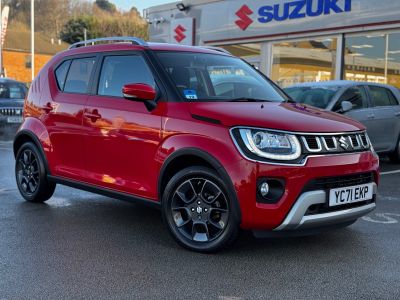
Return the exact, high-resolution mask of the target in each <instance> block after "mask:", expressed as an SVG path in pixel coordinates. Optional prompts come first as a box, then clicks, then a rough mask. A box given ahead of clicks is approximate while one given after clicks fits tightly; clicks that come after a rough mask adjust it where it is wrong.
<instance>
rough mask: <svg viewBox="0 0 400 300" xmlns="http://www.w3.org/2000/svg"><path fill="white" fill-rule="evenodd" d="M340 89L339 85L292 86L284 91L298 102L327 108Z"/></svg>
mask: <svg viewBox="0 0 400 300" xmlns="http://www.w3.org/2000/svg"><path fill="white" fill-rule="evenodd" d="M339 90H340V87H339V86H319V85H318V86H307V87H304V86H302V87H290V88H286V89H284V91H285V92H286V93H287V94H288V95H289V96H290V97H291V98H292V99H293V100H294V101H296V102H298V103H303V104H308V105H312V106H315V107H318V108H322V109H326V108H327V107H328V105H329V103H330V102H331V100H332V98H333V96H334V95H335V94H336V93H337V92H338V91H339Z"/></svg>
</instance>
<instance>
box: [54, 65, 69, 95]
mask: <svg viewBox="0 0 400 300" xmlns="http://www.w3.org/2000/svg"><path fill="white" fill-rule="evenodd" d="M70 64H71V61H70V60H66V61H64V62H63V63H62V64H61V65H59V66H58V67H57V69H56V71H55V76H56V80H57V85H58V88H59V89H60V90H61V91H62V90H63V89H64V85H65V79H66V78H67V73H68V69H69V65H70Z"/></svg>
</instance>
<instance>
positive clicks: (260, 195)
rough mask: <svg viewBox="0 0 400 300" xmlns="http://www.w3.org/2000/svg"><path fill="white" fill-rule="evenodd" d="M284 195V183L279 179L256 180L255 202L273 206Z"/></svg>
mask: <svg viewBox="0 0 400 300" xmlns="http://www.w3.org/2000/svg"><path fill="white" fill-rule="evenodd" d="M284 193H285V181H284V180H283V179H279V178H259V179H258V180H257V202H258V203H265V204H274V203H277V202H279V200H280V199H281V198H282V196H283V194H284Z"/></svg>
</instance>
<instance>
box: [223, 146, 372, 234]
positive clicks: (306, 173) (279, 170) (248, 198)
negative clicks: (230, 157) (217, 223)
mask: <svg viewBox="0 0 400 300" xmlns="http://www.w3.org/2000/svg"><path fill="white" fill-rule="evenodd" d="M228 173H229V175H230V176H231V179H232V181H233V183H234V186H235V188H236V193H237V196H238V200H239V204H240V209H241V227H242V228H243V229H251V230H260V231H270V232H289V231H302V230H308V229H315V228H318V227H326V226H336V225H339V224H344V223H349V222H350V223H351V222H353V221H355V220H356V219H357V218H359V217H361V216H363V215H365V214H367V213H368V212H370V211H371V210H373V209H374V208H375V203H374V201H369V202H368V201H367V202H365V203H360V204H358V205H354V206H351V207H341V208H340V207H339V208H338V209H336V210H334V209H332V210H329V209H328V210H326V209H325V208H326V207H327V206H328V205H327V201H328V197H327V193H328V192H329V188H327V187H324V188H320V187H318V186H317V187H315V186H311V188H310V183H313V182H315V180H318V179H324V178H331V177H337V178H339V179H340V178H342V177H343V178H346V177H348V176H353V175H359V174H371V175H372V176H371V179H370V181H369V182H373V183H374V186H375V188H374V193H375V194H376V189H377V188H376V187H377V185H378V183H379V159H378V157H377V156H376V155H374V154H373V153H372V152H370V151H366V152H362V153H352V154H345V155H331V156H319V157H310V158H309V160H308V161H307V164H306V165H305V166H283V165H282V166H280V165H269V164H262V163H255V162H253V163H252V162H249V161H242V162H241V163H238V164H237V165H236V166H231V168H230V169H229V172H228ZM259 178H278V179H283V180H284V181H285V183H286V185H285V192H284V194H283V196H282V197H281V199H280V200H279V201H278V202H276V203H273V204H266V203H260V202H258V201H257V200H256V199H257V180H258V179H259ZM363 183H366V182H363ZM352 185H356V184H349V185H348V186H352ZM345 186H346V185H345ZM333 188H335V187H333ZM374 198H376V197H374ZM374 200H375V199H374ZM324 204H325V208H324V207H322V206H324ZM315 205H319V206H321V210H320V211H317V212H310V211H308V209H309V208H310V206H315Z"/></svg>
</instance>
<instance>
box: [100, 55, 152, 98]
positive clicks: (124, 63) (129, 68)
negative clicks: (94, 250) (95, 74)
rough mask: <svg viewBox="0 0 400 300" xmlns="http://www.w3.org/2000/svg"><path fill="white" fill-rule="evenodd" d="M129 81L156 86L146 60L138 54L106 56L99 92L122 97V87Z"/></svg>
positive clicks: (104, 94)
mask: <svg viewBox="0 0 400 300" xmlns="http://www.w3.org/2000/svg"><path fill="white" fill-rule="evenodd" d="M129 83H145V84H148V85H150V86H152V87H153V88H154V87H155V82H154V77H153V75H152V73H151V71H150V69H149V67H148V66H147V64H146V61H145V60H144V59H143V58H142V57H141V56H138V55H123V56H107V57H105V58H104V62H103V67H102V69H101V75H100V81H99V88H98V94H99V95H103V96H115V97H122V96H123V95H122V87H123V86H124V85H125V84H129Z"/></svg>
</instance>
